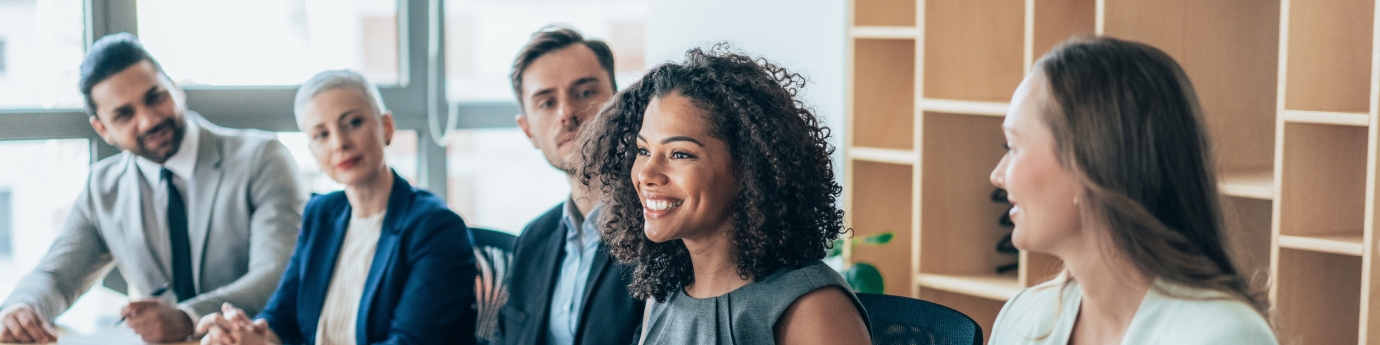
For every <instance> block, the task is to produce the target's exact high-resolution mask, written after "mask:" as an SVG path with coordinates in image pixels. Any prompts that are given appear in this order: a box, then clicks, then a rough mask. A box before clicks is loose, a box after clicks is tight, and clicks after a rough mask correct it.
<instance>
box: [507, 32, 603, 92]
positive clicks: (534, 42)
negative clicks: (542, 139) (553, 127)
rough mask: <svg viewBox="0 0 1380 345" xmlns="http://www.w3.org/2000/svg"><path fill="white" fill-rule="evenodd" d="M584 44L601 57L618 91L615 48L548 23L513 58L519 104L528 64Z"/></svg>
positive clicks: (513, 78)
mask: <svg viewBox="0 0 1380 345" xmlns="http://www.w3.org/2000/svg"><path fill="white" fill-rule="evenodd" d="M576 43H579V44H584V45H585V46H586V47H589V50H591V51H593V52H594V57H596V58H598V59H599V66H601V67H604V70H605V71H608V72H609V87H610V88H612V89H613V91H614V92H617V91H618V82H617V81H615V80H614V78H613V50H612V49H609V45H608V44H607V43H604V41H600V40H586V39H585V37H584V36H583V35H580V32H579V31H575V29H571V28H568V27H564V26H559V25H548V26H546V27H543V28H541V30H537V32H535V33H533V34H532V39H531V40H528V41H527V45H524V46H522V50H521V51H519V52H518V55H517V58H516V59H513V72H512V74H510V75H509V77H510V78H512V82H513V93H514V94H515V95H517V99H518V106H522V105H523V104H522V74H523V73H524V72H526V71H527V65H530V64H532V61H536V60H537V58H540V57H542V55H546V53H550V52H553V51H557V50H561V49H563V48H565V47H568V46H570V45H572V44H576Z"/></svg>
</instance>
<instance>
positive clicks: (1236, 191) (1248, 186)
mask: <svg viewBox="0 0 1380 345" xmlns="http://www.w3.org/2000/svg"><path fill="white" fill-rule="evenodd" d="M1218 187H1219V188H1220V189H1221V190H1222V194H1226V195H1229V196H1234V197H1241V198H1251V199H1260V200H1274V198H1275V171H1274V168H1272V167H1259V168H1243V169H1234V170H1228V171H1226V172H1224V173H1223V174H1222V181H1221V182H1220V183H1218Z"/></svg>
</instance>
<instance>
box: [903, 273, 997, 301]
mask: <svg viewBox="0 0 1380 345" xmlns="http://www.w3.org/2000/svg"><path fill="white" fill-rule="evenodd" d="M1016 278H1017V277H1016V275H1015V274H1001V275H997V274H978V275H950V274H927V273H921V274H920V275H919V276H916V277H915V283H916V284H920V286H921V287H925V288H930V289H935V290H941V291H948V292H953V293H958V294H964V295H969V296H977V297H982V298H986V299H990V300H994V301H1003V302H1004V301H1006V300H1009V299H1011V297H1014V296H1016V294H1017V293H1020V292H1021V283H1020V281H1018V280H1017V279H1016Z"/></svg>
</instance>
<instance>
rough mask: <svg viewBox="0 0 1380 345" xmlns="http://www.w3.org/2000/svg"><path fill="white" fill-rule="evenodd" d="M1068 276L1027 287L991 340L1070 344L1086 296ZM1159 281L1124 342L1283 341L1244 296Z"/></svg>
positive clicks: (1255, 344)
mask: <svg viewBox="0 0 1380 345" xmlns="http://www.w3.org/2000/svg"><path fill="white" fill-rule="evenodd" d="M1065 277H1066V276H1061V277H1060V278H1055V279H1054V280H1051V281H1048V282H1045V283H1044V284H1040V285H1037V286H1034V287H1031V288H1028V289H1025V290H1024V291H1021V292H1020V293H1019V294H1017V295H1016V297H1012V298H1011V300H1010V301H1007V302H1006V305H1005V306H1003V307H1002V309H1001V314H998V315H997V322H996V323H995V324H994V325H993V326H992V338H991V339H990V340H989V341H988V342H987V343H988V344H989V345H1010V344H1029V345H1046V344H1048V345H1055V344H1057V345H1065V344H1068V343H1069V338H1070V336H1071V335H1072V332H1073V322H1074V321H1075V320H1076V319H1077V317H1078V308H1079V306H1080V304H1081V303H1082V301H1083V288H1082V287H1081V286H1079V285H1078V282H1077V281H1074V280H1072V279H1068V278H1065ZM1065 282H1067V284H1065ZM1061 286H1062V287H1063V288H1062V289H1060V287H1061ZM1154 286H1155V287H1158V288H1159V290H1156V289H1155V288H1151V289H1149V290H1147V291H1146V293H1145V299H1144V300H1142V301H1141V303H1140V308H1139V309H1136V315H1135V316H1134V317H1133V318H1132V319H1131V326H1130V327H1129V328H1127V329H1126V335H1125V336H1124V338H1122V341H1121V344H1122V345H1138V344H1165V345H1170V344H1172V345H1192V344H1203V345H1208V344H1212V345H1231V344H1241V345H1270V344H1279V342H1278V341H1276V340H1275V335H1274V332H1273V331H1271V330H1270V325H1269V324H1268V323H1266V322H1265V318H1264V317H1261V316H1260V314H1259V313H1256V311H1255V309H1253V308H1251V307H1250V306H1249V305H1247V304H1246V303H1245V302H1243V301H1241V300H1238V299H1234V298H1230V297H1229V296H1228V295H1227V294H1225V293H1222V292H1220V291H1212V290H1204V289H1196V288H1190V287H1186V286H1179V285H1174V284H1170V283H1167V282H1164V281H1162V280H1160V279H1155V282H1154ZM1161 291H1163V292H1161ZM1164 292H1168V293H1169V294H1168V295H1166V294H1165V293H1164Z"/></svg>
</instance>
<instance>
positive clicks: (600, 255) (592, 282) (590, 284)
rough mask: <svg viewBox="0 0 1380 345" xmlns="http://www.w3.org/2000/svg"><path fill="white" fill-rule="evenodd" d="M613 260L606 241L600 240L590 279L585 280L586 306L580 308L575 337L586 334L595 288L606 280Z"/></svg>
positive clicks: (595, 252) (578, 337)
mask: <svg viewBox="0 0 1380 345" xmlns="http://www.w3.org/2000/svg"><path fill="white" fill-rule="evenodd" d="M611 264H612V260H609V254H608V250H607V249H605V248H604V243H603V242H599V246H598V249H596V250H595V251H594V262H593V263H592V264H591V265H590V270H589V281H587V282H585V291H584V294H582V295H581V296H584V299H585V300H584V303H583V304H581V305H583V306H584V308H581V310H580V321H579V325H578V326H577V327H576V328H575V329H576V331H575V339H580V337H583V336H584V331H585V328H587V327H585V325H587V324H588V322H589V316H590V312H589V311H590V309H593V308H591V306H593V305H594V290H595V289H598V288H599V284H600V283H603V281H604V272H605V271H607V270H608V267H609V265H611Z"/></svg>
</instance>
